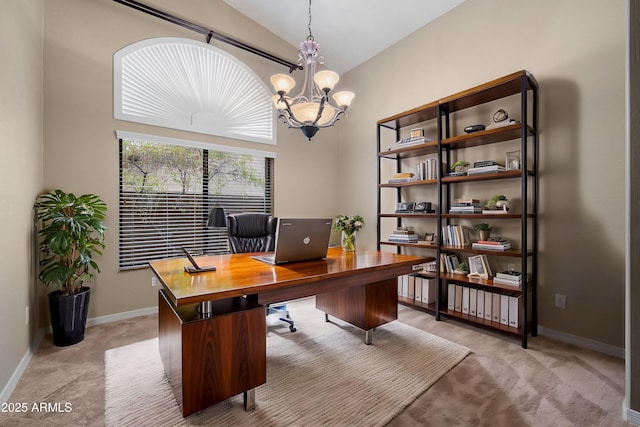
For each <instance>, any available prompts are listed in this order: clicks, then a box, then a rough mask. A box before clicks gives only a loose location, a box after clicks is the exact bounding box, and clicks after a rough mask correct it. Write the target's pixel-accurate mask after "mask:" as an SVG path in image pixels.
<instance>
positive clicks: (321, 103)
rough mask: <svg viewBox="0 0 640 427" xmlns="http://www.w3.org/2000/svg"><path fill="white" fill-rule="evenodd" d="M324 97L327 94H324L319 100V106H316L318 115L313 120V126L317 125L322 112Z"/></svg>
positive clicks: (325, 97)
mask: <svg viewBox="0 0 640 427" xmlns="http://www.w3.org/2000/svg"><path fill="white" fill-rule="evenodd" d="M326 99H327V96H326V95H325V96H323V97H322V99H321V100H320V107H318V115H317V116H316V119H315V120H314V121H313V125H314V126H317V125H318V120H320V117H322V112H323V111H324V103H325V101H326Z"/></svg>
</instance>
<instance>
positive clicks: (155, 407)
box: [105, 298, 470, 427]
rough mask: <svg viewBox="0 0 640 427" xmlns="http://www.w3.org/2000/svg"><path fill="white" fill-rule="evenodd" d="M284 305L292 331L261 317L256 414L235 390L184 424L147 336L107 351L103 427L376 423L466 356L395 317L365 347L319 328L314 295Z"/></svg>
mask: <svg viewBox="0 0 640 427" xmlns="http://www.w3.org/2000/svg"><path fill="white" fill-rule="evenodd" d="M288 308H289V311H290V313H291V317H292V318H293V319H294V320H295V322H296V328H297V330H298V331H297V332H294V333H291V332H289V329H288V328H287V327H286V326H281V325H279V324H277V320H276V323H274V322H273V321H272V320H268V322H267V324H268V325H269V326H268V331H267V382H266V384H263V385H261V386H260V387H257V388H256V410H255V411H253V412H245V411H244V408H243V400H242V394H240V395H238V396H235V397H233V398H231V399H228V400H226V401H223V402H220V403H218V404H216V405H213V406H211V407H209V408H207V409H205V410H203V411H200V412H198V413H196V414H193V415H191V416H190V417H187V418H183V417H182V414H181V412H180V409H179V406H178V404H177V402H176V400H175V398H174V395H173V392H172V390H171V388H170V386H169V383H168V381H167V379H166V377H165V375H164V370H163V366H162V362H161V360H160V355H159V353H158V341H157V339H152V340H148V341H143V342H139V343H136V344H132V345H128V346H125V347H119V348H115V349H111V350H108V351H107V352H106V353H105V389H106V390H105V400H106V402H105V422H106V425H108V426H118V427H120V426H165V425H166V426H189V425H208V426H314V425H326V426H357V425H362V426H382V425H384V424H386V423H388V422H389V421H390V420H391V419H393V417H395V416H396V415H397V414H398V413H400V412H401V411H402V410H403V409H404V408H405V407H406V406H407V405H409V404H410V403H411V402H413V401H414V400H415V399H416V398H417V397H418V396H419V395H420V394H422V393H423V392H424V391H425V390H426V389H428V388H429V387H430V386H431V385H432V384H433V383H435V382H436V381H437V380H438V379H439V378H441V377H442V376H443V375H444V374H446V373H447V372H448V371H449V370H451V369H452V368H453V367H454V366H455V365H457V364H458V363H459V362H461V361H462V360H463V359H464V358H465V357H466V356H467V355H468V354H469V352H470V351H469V349H467V348H466V347H463V346H460V345H458V344H455V343H452V342H449V341H447V340H444V339H442V338H439V337H436V336H434V335H431V334H429V333H426V332H424V331H421V330H419V329H416V328H413V327H411V326H408V325H405V324H403V323H400V322H398V321H394V322H391V323H388V324H386V325H384V326H381V327H379V328H376V330H375V331H374V334H373V344H372V345H365V344H364V332H363V331H362V330H360V329H358V328H356V327H353V326H351V325H349V324H347V323H344V322H342V321H339V320H334V319H333V318H331V322H329V323H326V322H325V321H324V314H323V313H322V312H320V311H318V310H316V309H315V301H314V299H313V298H308V299H304V300H299V301H296V302H294V303H290V304H288Z"/></svg>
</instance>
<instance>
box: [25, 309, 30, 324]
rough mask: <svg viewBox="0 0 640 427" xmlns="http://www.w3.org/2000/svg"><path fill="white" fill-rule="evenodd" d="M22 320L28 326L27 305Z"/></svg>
mask: <svg viewBox="0 0 640 427" xmlns="http://www.w3.org/2000/svg"><path fill="white" fill-rule="evenodd" d="M24 322H25V325H27V326H29V306H27V308H25V309H24Z"/></svg>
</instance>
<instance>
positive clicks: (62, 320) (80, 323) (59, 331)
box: [49, 286, 91, 347]
mask: <svg viewBox="0 0 640 427" xmlns="http://www.w3.org/2000/svg"><path fill="white" fill-rule="evenodd" d="M90 292H91V288H89V287H87V286H83V287H82V289H81V290H80V292H79V293H77V294H74V295H62V293H61V292H60V291H53V292H51V293H50V294H49V312H50V314H51V329H52V330H53V343H54V344H55V345H57V346H58V347H66V346H69V345H73V344H77V343H79V342H80V341H82V340H83V339H84V329H85V326H86V325H87V312H88V310H89V296H90Z"/></svg>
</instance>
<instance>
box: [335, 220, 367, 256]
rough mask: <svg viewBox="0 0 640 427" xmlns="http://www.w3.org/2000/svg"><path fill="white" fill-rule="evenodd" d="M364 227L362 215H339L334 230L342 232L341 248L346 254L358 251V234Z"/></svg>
mask: <svg viewBox="0 0 640 427" xmlns="http://www.w3.org/2000/svg"><path fill="white" fill-rule="evenodd" d="M363 227H364V218H362V217H361V216H360V215H351V216H349V215H338V216H337V217H336V222H335V224H334V225H333V229H334V230H336V231H342V236H341V239H340V240H341V242H342V243H341V246H342V250H343V251H345V252H353V251H355V250H356V232H357V231H358V230H360V229H362V228H363Z"/></svg>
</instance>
